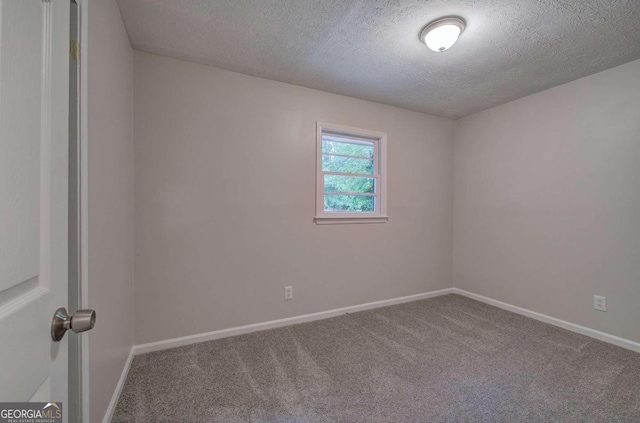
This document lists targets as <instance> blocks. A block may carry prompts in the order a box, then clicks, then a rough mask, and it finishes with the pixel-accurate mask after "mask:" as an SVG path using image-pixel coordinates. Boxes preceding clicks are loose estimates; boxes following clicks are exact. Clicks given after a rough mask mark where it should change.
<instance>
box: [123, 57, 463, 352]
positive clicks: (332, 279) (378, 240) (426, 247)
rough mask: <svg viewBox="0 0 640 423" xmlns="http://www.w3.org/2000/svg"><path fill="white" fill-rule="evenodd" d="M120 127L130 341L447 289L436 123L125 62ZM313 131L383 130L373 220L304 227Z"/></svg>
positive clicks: (280, 87) (306, 93) (263, 85)
mask: <svg viewBox="0 0 640 423" xmlns="http://www.w3.org/2000/svg"><path fill="white" fill-rule="evenodd" d="M135 116H136V122H135V127H136V130H135V142H136V150H135V160H136V166H135V167H136V174H135V181H136V182H135V184H136V191H135V193H136V205H135V214H136V225H135V226H136V271H135V279H136V282H135V283H136V289H135V342H136V344H141V343H146V342H152V341H159V340H163V339H168V338H174V337H179V336H186V335H192V334H197V333H202V332H208V331H213V330H218V329H224V328H229V327H234V326H241V325H246V324H250V323H258V322H264V321H268V320H274V319H279V318H285V317H290V316H297V315H302V314H307V313H313V312H318V311H323V310H330V309H334V308H339V307H345V306H348V305H355V304H362V303H367V302H371V301H377V300H383V299H389V298H395V297H401V296H405V295H411V294H417V293H421V292H427V291H433V290H437V289H442V288H448V287H450V286H451V250H452V241H451V237H452V233H451V224H452V214H453V211H452V200H453V199H452V177H453V170H452V165H453V157H452V154H453V143H452V135H453V128H452V124H453V122H452V121H450V120H448V119H443V118H438V117H433V116H428V115H425V114H422V113H416V112H411V111H407V110H402V109H399V108H395V107H390V106H384V105H380V104H376V103H370V102H366V101H362V100H356V99H353V98H348V97H343V96H338V95H335V94H328V93H323V92H320V91H315V90H311V89H307V88H302V87H295V86H292V85H287V84H282V83H279V82H274V81H268V80H265V79H259V78H253V77H250V76H246V75H241V74H238V73H233V72H228V71H223V70H220V69H215V68H210V67H206V66H202V65H198V64H193V63H188V62H183V61H180V60H176V59H170V58H167V57H162V56H156V55H152V54H149V53H143V52H138V51H136V52H135ZM318 120H319V121H325V122H331V123H336V124H340V125H348V126H353V127H358V128H364V129H371V130H377V131H383V132H387V134H388V174H389V177H388V213H389V216H390V220H389V222H387V223H383V224H359V225H316V224H315V223H314V222H313V216H314V212H315V142H316V141H315V127H316V121H318ZM287 285H292V286H293V291H294V300H293V301H286V302H285V301H284V299H283V288H284V286H287Z"/></svg>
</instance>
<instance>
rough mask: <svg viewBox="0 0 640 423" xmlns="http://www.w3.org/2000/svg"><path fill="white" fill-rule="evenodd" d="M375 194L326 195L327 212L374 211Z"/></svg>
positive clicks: (325, 208) (325, 206) (325, 205)
mask: <svg viewBox="0 0 640 423" xmlns="http://www.w3.org/2000/svg"><path fill="white" fill-rule="evenodd" d="M375 202H376V200H375V196H372V195H325V196H324V211H325V212H347V213H373V212H375Z"/></svg>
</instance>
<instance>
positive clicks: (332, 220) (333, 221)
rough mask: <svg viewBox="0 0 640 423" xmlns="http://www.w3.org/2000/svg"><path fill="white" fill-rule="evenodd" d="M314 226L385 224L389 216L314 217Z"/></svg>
mask: <svg viewBox="0 0 640 423" xmlns="http://www.w3.org/2000/svg"><path fill="white" fill-rule="evenodd" d="M313 220H314V221H315V222H316V225H344V224H352V223H386V222H387V221H388V220H389V216H363V217H344V216H335V217H334V216H322V217H319V216H316V217H314V219H313Z"/></svg>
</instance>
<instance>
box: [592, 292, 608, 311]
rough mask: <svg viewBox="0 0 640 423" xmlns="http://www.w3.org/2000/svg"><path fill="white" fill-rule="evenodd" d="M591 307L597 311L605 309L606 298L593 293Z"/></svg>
mask: <svg viewBox="0 0 640 423" xmlns="http://www.w3.org/2000/svg"><path fill="white" fill-rule="evenodd" d="M593 308H594V309H596V310H598V311H607V298H606V297H603V296H600V295H594V296H593Z"/></svg>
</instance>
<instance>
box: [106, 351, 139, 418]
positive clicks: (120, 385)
mask: <svg viewBox="0 0 640 423" xmlns="http://www.w3.org/2000/svg"><path fill="white" fill-rule="evenodd" d="M134 348H135V347H131V350H130V351H129V356H128V357H127V361H126V362H125V363H124V368H123V369H122V373H121V374H120V380H118V384H117V385H116V389H115V390H114V391H113V396H112V397H111V401H109V406H108V407H107V411H106V412H105V413H104V418H103V419H102V423H110V422H111V419H112V418H113V412H114V411H116V405H118V399H120V393H121V392H122V388H123V387H124V382H125V381H126V380H127V375H128V374H129V368H130V367H131V362H132V361H133V356H134V355H135V349H134Z"/></svg>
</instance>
